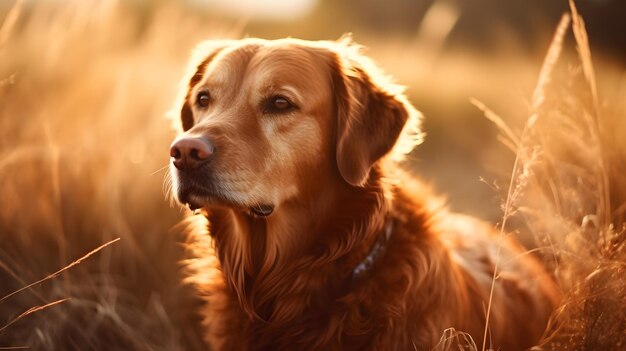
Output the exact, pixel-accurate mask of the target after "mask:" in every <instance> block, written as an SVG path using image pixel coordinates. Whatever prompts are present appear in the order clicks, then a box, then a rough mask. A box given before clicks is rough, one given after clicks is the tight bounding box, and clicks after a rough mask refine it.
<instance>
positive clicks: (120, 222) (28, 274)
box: [0, 0, 626, 350]
mask: <svg viewBox="0 0 626 351" xmlns="http://www.w3.org/2000/svg"><path fill="white" fill-rule="evenodd" d="M577 6H578V8H579V10H580V12H581V15H582V16H583V17H584V19H585V21H586V24H587V31H588V35H589V41H590V46H591V50H592V55H593V59H594V63H595V65H596V73H597V77H598V90H599V91H600V92H601V96H602V98H601V100H600V103H601V104H603V106H604V105H607V106H608V105H610V104H615V102H616V101H617V102H618V104H617V107H616V108H617V109H618V110H619V111H618V113H616V114H615V115H616V116H618V115H621V116H623V115H624V114H623V112H624V111H623V106H624V105H626V104H624V103H621V101H623V100H625V99H626V74H625V73H626V71H625V68H626V35H625V34H624V33H626V2H623V1H620V0H579V1H577ZM568 9H569V4H568V2H567V1H565V0H552V1H545V0H509V1H501V0H473V1H463V0H387V1H376V0H339V1H331V0H248V1H245V0H186V1H173V0H153V1H150V0H125V1H115V0H110V1H97V0H65V1H62V0H40V1H34V0H24V1H20V0H17V1H16V0H0V298H2V297H3V296H7V295H8V294H9V293H11V292H13V291H16V290H17V289H19V288H20V287H22V286H24V285H26V284H28V283H31V282H34V281H37V280H38V279H41V278H43V277H45V276H46V275H48V274H50V273H52V272H55V271H57V270H59V269H61V268H63V267H64V266H66V265H68V264H70V263H71V262H72V261H74V260H76V259H78V258H80V257H81V256H82V255H84V254H86V253H87V252H89V251H90V250H92V249H95V248H96V247H98V246H99V245H101V244H103V243H105V242H108V241H109V240H112V239H115V238H121V240H120V241H119V242H116V243H114V244H112V245H110V246H108V247H106V248H104V249H102V250H101V251H100V252H98V253H96V254H94V256H93V257H90V258H89V259H87V260H85V261H84V262H82V263H80V264H79V265H77V266H75V267H72V268H71V269H68V270H67V271H66V272H64V273H63V274H61V275H60V276H58V277H56V278H54V279H50V280H47V281H45V282H43V283H41V284H37V285H35V286H34V287H33V288H31V289H28V290H25V291H22V292H20V293H18V294H15V295H12V296H10V297H8V298H6V299H2V300H0V328H1V329H0V349H1V348H2V347H15V346H29V347H31V348H32V349H44V350H52V349H80V350H88V349H94V350H102V349H107V350H109V349H110V350H114V349H124V350H144V349H145V350H177V349H191V350H196V349H203V347H204V346H203V344H202V341H201V338H200V337H199V328H198V318H197V316H195V314H194V313H193V310H194V308H195V307H196V306H197V304H198V303H199V302H198V301H197V300H196V299H195V298H194V297H193V294H192V293H191V289H190V288H189V287H188V286H186V285H185V284H182V283H181V281H182V279H183V275H182V273H181V268H180V264H179V262H180V261H181V260H182V259H183V258H184V251H185V248H184V245H183V243H184V240H185V238H184V237H183V236H182V235H181V234H180V232H181V230H180V228H179V227H177V226H176V225H177V223H178V222H179V221H180V219H181V218H182V216H183V210H181V209H179V208H178V207H176V206H172V205H170V203H169V202H168V201H167V199H165V196H164V191H163V189H162V188H163V178H164V175H165V172H166V171H167V167H166V166H167V163H168V149H169V144H170V142H171V140H172V139H173V137H174V135H175V133H174V131H173V129H172V128H171V122H170V121H168V120H167V119H166V118H165V115H166V112H167V111H168V110H169V109H170V108H171V107H172V105H173V102H174V100H175V96H176V93H177V89H178V86H179V81H180V78H181V77H182V75H183V73H184V72H185V69H186V66H185V65H186V62H187V59H188V58H189V54H190V52H191V50H192V49H193V47H194V46H195V45H196V44H197V43H199V42H200V41H202V40H205V39H212V38H241V37H246V36H251V37H263V38H269V39H272V38H282V37H287V36H290V37H297V38H302V39H310V40H318V39H331V40H333V39H338V38H340V37H341V36H342V35H343V34H344V33H348V32H350V33H353V37H354V40H355V41H356V42H357V43H360V44H362V45H364V46H365V47H366V50H365V53H366V54H367V55H368V56H370V57H372V58H373V59H374V60H375V61H376V62H377V63H378V64H379V65H380V66H381V67H382V68H383V69H384V70H385V71H386V72H387V73H388V74H390V75H392V76H394V77H395V79H396V82H398V83H400V84H402V85H405V86H407V95H408V96H409V98H410V100H411V101H412V103H413V104H414V105H415V106H416V107H417V108H418V109H419V110H420V111H422V112H423V114H424V116H425V121H424V125H423V129H424V131H425V133H426V140H425V142H424V143H423V144H422V145H420V146H419V147H418V148H417V149H416V150H415V151H414V152H413V153H412V154H411V156H410V164H409V166H410V167H411V168H412V169H413V170H414V171H415V173H416V174H418V175H420V176H421V177H423V178H424V179H426V180H427V181H428V182H429V183H431V184H432V185H433V187H434V188H435V189H436V190H437V191H438V192H439V193H441V194H444V195H445V196H446V197H447V198H448V200H449V203H450V206H451V208H452V209H454V210H458V211H462V212H466V213H469V214H472V215H476V216H479V217H481V218H484V219H487V220H490V221H492V222H494V223H495V222H498V221H499V220H500V219H501V216H502V211H501V204H502V202H503V198H504V196H505V191H506V188H507V187H508V181H509V177H510V174H511V167H512V164H513V159H514V157H515V155H514V153H513V152H511V150H509V149H508V148H507V147H505V146H504V145H502V143H500V141H499V140H498V134H499V131H498V130H497V128H496V127H495V126H494V125H493V124H492V123H491V122H490V121H488V120H487V119H486V118H484V117H483V113H482V112H481V111H480V110H478V109H477V108H476V107H475V106H473V105H472V104H471V103H470V99H471V98H476V99H478V100H479V101H482V102H483V103H484V104H486V105H487V106H489V107H490V108H491V109H492V110H493V111H495V112H496V113H497V114H498V115H499V116H501V117H502V118H503V119H504V121H505V122H506V123H507V124H508V125H509V126H510V127H511V129H512V130H513V131H515V132H520V131H521V129H522V127H523V125H524V123H525V121H526V119H527V118H528V115H529V102H530V99H531V95H532V92H533V89H534V87H535V84H536V83H537V79H538V75H539V70H540V68H541V64H542V62H543V59H544V56H545V55H546V52H547V49H548V47H549V44H550V41H551V38H552V35H553V32H554V29H555V27H556V25H557V23H558V22H559V19H560V17H561V15H562V14H563V13H564V12H566V11H568ZM576 55H577V53H576V49H575V45H574V44H573V37H572V35H571V34H568V35H567V36H566V38H565V43H564V47H563V56H564V57H576ZM564 69H565V70H568V69H570V70H576V69H577V68H576V67H575V66H566V67H564ZM615 125H616V126H617V127H620V126H621V124H620V123H616V124H615ZM503 188H504V189H503ZM68 297H69V298H70V300H68V301H65V302H63V303H60V304H58V305H55V306H51V307H49V308H46V309H44V310H41V311H37V312H34V313H32V314H29V315H26V316H24V317H23V318H19V316H20V314H21V313H23V312H25V311H27V310H28V309H29V308H32V307H35V306H43V305H45V304H47V303H51V302H54V301H57V300H60V299H64V298H68ZM13 321H15V322H14V323H13Z"/></svg>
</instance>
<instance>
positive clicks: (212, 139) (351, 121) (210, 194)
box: [170, 39, 418, 215]
mask: <svg viewBox="0 0 626 351" xmlns="http://www.w3.org/2000/svg"><path fill="white" fill-rule="evenodd" d="M196 53H197V55H196V56H198V57H199V59H198V60H197V61H196V62H194V63H193V64H192V66H191V70H190V72H189V75H188V77H187V79H186V80H185V84H184V88H183V89H184V90H183V91H184V93H183V94H181V98H180V105H179V107H178V108H177V109H176V110H177V111H180V122H179V125H180V127H182V128H181V129H182V131H181V134H180V135H179V137H178V138H177V139H176V140H175V141H174V142H173V143H172V146H171V150H170V155H171V161H172V162H171V167H170V169H171V176H172V180H173V182H172V183H173V193H174V195H175V196H176V198H177V200H178V201H179V202H181V203H186V204H189V206H190V207H191V208H199V207H211V206H228V207H230V208H234V209H237V210H243V211H252V213H255V214H256V215H269V214H270V213H272V212H273V210H274V209H278V208H280V206H281V205H283V204H285V203H286V202H288V201H292V200H295V201H297V200H298V199H300V200H302V197H304V195H303V194H307V196H309V197H310V196H315V194H322V193H323V192H328V191H332V189H328V185H329V184H330V183H333V182H341V183H342V184H344V185H346V186H352V187H360V186H363V185H364V184H366V182H367V181H368V177H369V173H370V169H371V168H372V166H373V165H374V164H375V163H376V162H377V161H378V160H379V159H380V158H382V157H383V156H385V155H387V154H389V153H390V152H391V151H392V149H394V146H395V145H396V144H397V142H398V140H399V139H401V140H403V143H405V144H408V145H409V146H413V145H414V144H415V140H416V136H417V124H418V113H417V111H416V110H415V109H414V108H413V107H412V106H411V105H410V104H409V103H408V102H407V100H406V98H405V97H404V96H403V95H402V92H401V90H400V89H399V88H398V87H397V86H396V85H393V84H391V83H390V82H388V81H387V80H386V79H385V77H384V76H382V75H381V74H380V72H379V71H378V70H377V68H376V67H375V66H374V65H373V64H372V63H371V61H369V60H368V59H366V58H365V57H364V56H362V55H361V54H359V52H358V46H356V45H353V44H352V43H351V42H350V41H349V40H341V41H339V42H307V41H301V40H294V39H283V40H275V41H265V40H258V39H245V40H236V41H210V42H206V43H203V44H201V45H200V46H199V48H198V49H197V50H196ZM177 114H178V113H177ZM403 131H404V133H403ZM403 134H406V135H407V137H406V138H405V137H401V135H403ZM398 144H400V143H398ZM396 149H401V150H398V151H400V152H399V153H402V152H406V151H407V150H408V149H407V148H406V145H404V146H401V147H399V148H398V147H396ZM333 184H334V183H333ZM306 201H309V200H308V199H307V200H306Z"/></svg>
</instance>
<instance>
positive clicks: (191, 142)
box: [170, 137, 215, 171]
mask: <svg viewBox="0 0 626 351" xmlns="http://www.w3.org/2000/svg"><path fill="white" fill-rule="evenodd" d="M214 152H215V146H214V145H213V143H211V141H209V140H208V139H207V138H203V137H195V138H181V139H178V140H176V141H174V142H173V143H172V146H171V147H170V156H171V157H172V159H173V162H174V166H175V167H176V168H178V169H180V170H181V171H189V170H193V169H196V168H198V167H200V166H201V165H203V164H205V163H207V162H208V161H209V160H210V159H211V157H212V156H213V154H214Z"/></svg>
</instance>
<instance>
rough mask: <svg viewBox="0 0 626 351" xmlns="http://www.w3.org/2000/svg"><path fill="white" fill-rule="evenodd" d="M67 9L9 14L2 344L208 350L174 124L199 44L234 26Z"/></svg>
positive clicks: (18, 9) (0, 205) (4, 80)
mask: <svg viewBox="0 0 626 351" xmlns="http://www.w3.org/2000/svg"><path fill="white" fill-rule="evenodd" d="M9 5H10V6H9ZM67 5H68V4H66V5H63V4H59V3H56V2H39V3H33V2H26V1H17V2H10V3H3V4H1V5H0V19H1V21H2V22H0V23H2V27H1V29H0V298H2V297H6V298H5V299H3V300H1V301H0V348H2V347H17V346H28V347H29V348H30V349H34V350H55V349H56V350H58V349H77V350H88V349H91V350H177V349H200V348H202V343H201V341H200V337H199V336H198V335H199V334H198V329H197V327H196V323H195V322H196V320H195V318H196V317H195V314H194V313H193V308H194V306H195V303H196V302H195V300H194V299H193V297H192V295H191V293H190V290H189V288H187V287H186V286H183V285H181V283H180V281H181V280H182V277H181V276H180V272H179V264H178V261H179V260H180V259H182V257H183V252H182V248H181V247H180V246H179V245H178V242H180V240H181V238H179V237H177V236H176V233H175V232H173V231H170V228H172V227H173V225H174V224H175V223H177V221H178V220H179V219H180V212H179V210H177V209H175V208H171V207H170V206H169V203H167V201H165V200H164V195H163V192H162V183H163V176H164V173H165V171H166V170H165V169H163V167H164V166H165V165H167V162H168V159H167V154H168V153H167V150H168V147H169V143H170V141H171V139H172V138H173V133H174V132H173V130H172V129H171V128H170V126H169V122H168V121H167V120H166V119H165V118H164V114H165V111H167V110H168V109H169V108H170V106H171V104H172V103H173V101H174V97H175V94H176V90H177V87H178V82H179V79H180V77H181V76H182V74H183V71H184V69H185V63H186V61H187V59H188V55H189V53H190V51H191V48H192V47H193V46H194V45H195V44H196V43H197V42H199V41H200V40H202V39H206V38H210V37H212V36H219V37H228V36H231V35H232V33H231V32H230V28H229V25H228V24H225V23H221V22H220V21H218V20H217V19H212V18H211V17H210V16H206V15H205V16H203V17H198V16H195V15H194V14H192V13H188V12H185V9H183V8H181V7H178V6H176V5H172V4H171V3H169V2H161V3H157V5H151V6H144V3H142V2H126V1H121V2H117V1H75V2H72V3H71V4H69V5H70V6H67ZM115 238H120V241H119V242H116V243H114V244H112V245H110V246H108V247H105V248H103V249H102V250H100V251H99V252H97V253H95V254H93V255H92V256H91V257H89V258H88V259H86V260H84V261H82V262H81V263H80V264H78V265H74V266H72V267H71V268H70V269H67V270H64V271H63V272H61V273H60V274H59V275H58V276H56V277H54V278H52V277H51V279H46V280H44V281H42V282H41V283H38V284H36V285H35V286H32V287H30V288H29V289H26V290H23V291H19V293H16V294H13V295H11V296H7V295H9V294H11V293H12V292H15V291H17V290H18V289H19V288H21V287H23V286H26V285H28V284H29V283H32V282H37V281H38V280H40V279H41V278H44V277H46V276H48V275H49V274H50V273H52V272H55V271H57V270H59V269H62V268H63V267H66V266H67V265H68V264H70V263H71V262H73V261H74V260H76V259H78V258H80V257H81V256H83V255H84V254H85V253H88V252H90V251H91V250H92V249H94V248H97V247H98V246H100V245H101V244H103V243H105V242H108V241H110V240H112V239H115ZM65 299H68V300H65ZM57 302H59V303H57ZM55 303H57V304H55ZM37 306H40V307H42V306H47V308H45V309H42V308H37ZM26 312H28V313H26ZM25 313H26V314H25Z"/></svg>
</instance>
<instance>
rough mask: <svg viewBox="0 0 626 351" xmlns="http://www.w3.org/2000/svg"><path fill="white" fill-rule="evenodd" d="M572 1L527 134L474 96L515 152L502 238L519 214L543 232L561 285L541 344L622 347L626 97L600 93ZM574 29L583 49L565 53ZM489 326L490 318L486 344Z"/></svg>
mask: <svg viewBox="0 0 626 351" xmlns="http://www.w3.org/2000/svg"><path fill="white" fill-rule="evenodd" d="M570 8H571V16H570V15H569V14H566V15H564V16H563V18H562V20H561V22H560V24H559V26H558V28H557V30H556V33H555V36H554V38H553V41H552V44H551V46H550V48H549V50H548V53H547V55H546V59H545V61H544V64H543V67H542V69H541V72H540V74H539V78H538V83H537V85H536V87H535V90H534V92H533V94H532V99H531V101H530V104H529V117H528V120H527V121H526V124H525V126H524V128H523V130H522V132H521V135H520V136H517V135H516V134H515V133H514V132H512V131H511V128H509V127H508V126H507V125H506V123H504V121H503V119H502V118H500V117H499V116H498V115H497V114H495V113H494V112H493V111H491V110H489V109H488V108H487V107H486V106H485V105H484V104H482V103H480V102H479V101H474V104H475V105H476V106H477V107H479V108H480V109H481V110H483V111H484V112H485V115H486V116H487V118H489V119H490V120H492V121H494V123H495V124H496V125H497V126H498V127H499V128H500V129H501V130H502V141H503V143H504V144H505V145H507V146H508V147H510V148H511V149H512V150H514V151H515V152H516V158H515V162H514V165H513V170H512V174H511V181H510V187H509V189H508V193H507V196H506V202H505V204H504V205H503V212H504V217H503V220H502V223H501V228H502V230H501V236H502V235H505V232H506V230H507V221H508V220H510V219H511V218H512V217H518V218H521V219H522V221H523V222H524V223H526V225H527V228H528V229H529V230H530V232H532V233H533V234H534V237H535V239H536V242H537V248H536V249H534V250H533V251H535V252H537V253H539V254H540V255H541V256H542V257H543V258H544V261H545V263H546V265H547V266H548V267H549V268H550V269H551V270H552V271H553V272H554V276H555V279H556V280H557V282H558V284H559V287H560V288H561V290H562V292H563V301H562V303H561V305H560V306H559V308H558V309H557V311H555V313H554V315H553V318H552V320H551V323H550V325H549V327H548V328H547V330H546V334H545V337H544V338H543V340H542V341H541V343H540V344H539V345H537V346H536V347H535V348H534V349H537V350H619V349H623V348H624V347H626V279H625V278H624V277H625V276H626V275H625V273H626V223H625V222H624V214H625V209H626V178H624V175H623V172H624V171H625V170H626V168H624V166H626V138H625V137H626V133H625V132H624V130H623V129H621V128H620V126H622V124H623V121H622V120H621V118H622V116H623V115H624V112H626V111H625V110H624V109H625V108H626V103H625V101H624V100H623V99H617V100H614V101H608V100H603V101H601V100H600V95H599V92H598V87H597V80H596V74H595V71H594V65H593V61H592V56H591V50H590V47H589V42H588V38H587V34H586V30H585V25H584V21H583V19H582V17H581V16H580V14H579V13H578V12H577V10H576V7H575V4H574V2H573V1H570ZM570 22H571V25H570ZM570 28H571V31H569V29H570ZM568 31H569V33H570V35H573V37H574V42H573V44H574V45H575V47H576V50H577V52H578V55H577V56H574V59H572V56H567V55H562V51H563V50H567V49H568V47H567V45H568V44H569V43H570V42H569V41H568V40H567V39H568V37H567V34H568ZM529 254H530V252H529ZM495 279H497V272H496V273H494V280H495ZM489 306H490V304H489ZM489 306H488V308H487V314H489ZM487 330H488V322H487V325H486V328H485V335H484V339H483V344H484V345H488V340H487V335H488V331H487ZM484 349H485V346H483V350H484Z"/></svg>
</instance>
